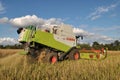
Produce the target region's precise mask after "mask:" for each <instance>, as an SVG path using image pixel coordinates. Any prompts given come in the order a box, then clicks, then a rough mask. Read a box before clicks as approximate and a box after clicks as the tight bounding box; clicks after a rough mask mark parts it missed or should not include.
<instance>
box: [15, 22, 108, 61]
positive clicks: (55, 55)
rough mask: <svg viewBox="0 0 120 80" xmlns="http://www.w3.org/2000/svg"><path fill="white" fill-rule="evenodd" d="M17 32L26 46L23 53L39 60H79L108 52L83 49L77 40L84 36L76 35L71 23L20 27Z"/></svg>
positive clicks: (20, 40)
mask: <svg viewBox="0 0 120 80" xmlns="http://www.w3.org/2000/svg"><path fill="white" fill-rule="evenodd" d="M17 33H18V34H19V39H18V41H19V42H20V43H21V44H22V45H23V47H24V53H23V54H26V55H28V56H31V57H32V58H34V59H36V60H37V61H39V62H40V61H42V62H50V63H56V62H57V61H63V60H66V59H69V60H78V59H80V58H82V56H83V58H85V56H86V57H87V56H88V57H89V56H90V55H93V56H97V55H99V58H105V57H106V53H107V52H105V50H100V51H99V53H96V52H94V51H92V50H91V51H87V50H81V49H80V46H78V45H77V42H78V39H79V38H81V39H82V38H83V36H75V34H74V33H73V29H72V27H71V26H70V25H65V24H62V25H59V26H52V27H51V28H47V27H46V28H37V27H35V26H27V27H25V28H19V29H18V30H17ZM88 53H90V54H88ZM91 53H92V54H91ZM84 54H85V55H84ZM86 54H88V55H86ZM89 58H93V57H91V56H90V57H89Z"/></svg>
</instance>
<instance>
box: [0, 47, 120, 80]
mask: <svg viewBox="0 0 120 80" xmlns="http://www.w3.org/2000/svg"><path fill="white" fill-rule="evenodd" d="M20 51H21V50H10V49H5V50H3V49H0V80H120V51H108V57H107V58H106V59H105V60H87V59H80V60H78V61H72V60H71V61H70V60H66V61H62V62H58V63H56V64H48V63H32V61H31V62H29V61H28V60H27V58H26V56H25V55H20V54H18V53H19V52H20Z"/></svg>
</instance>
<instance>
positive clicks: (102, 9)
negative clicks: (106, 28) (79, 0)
mask: <svg viewBox="0 0 120 80" xmlns="http://www.w3.org/2000/svg"><path fill="white" fill-rule="evenodd" d="M117 5H118V4H112V5H110V6H106V7H104V6H100V7H98V8H96V9H95V11H94V12H92V13H91V14H90V15H89V16H88V18H90V19H91V20H96V19H98V18H100V17H101V16H102V14H104V13H107V12H109V11H111V10H112V9H114V8H115V7H117Z"/></svg>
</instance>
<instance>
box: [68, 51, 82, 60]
mask: <svg viewBox="0 0 120 80" xmlns="http://www.w3.org/2000/svg"><path fill="white" fill-rule="evenodd" d="M78 59H80V52H79V50H78V49H73V50H72V51H71V52H70V53H69V60H78Z"/></svg>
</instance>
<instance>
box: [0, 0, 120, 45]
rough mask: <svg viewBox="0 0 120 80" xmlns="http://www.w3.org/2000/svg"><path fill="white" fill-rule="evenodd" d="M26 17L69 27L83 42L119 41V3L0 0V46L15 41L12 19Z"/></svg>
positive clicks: (114, 0)
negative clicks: (5, 42) (82, 38)
mask: <svg viewBox="0 0 120 80" xmlns="http://www.w3.org/2000/svg"><path fill="white" fill-rule="evenodd" d="M26 16H29V18H30V19H31V17H32V16H34V17H35V18H36V19H39V20H40V19H42V21H45V20H48V22H49V21H51V19H54V21H58V22H62V23H65V24H70V25H72V26H73V27H74V28H75V31H76V33H82V34H85V35H86V36H87V37H85V39H84V41H83V42H93V41H98V42H103V43H104V42H112V41H114V40H120V36H119V33H120V0H34V1H33V0H0V43H1V44H2V42H4V41H5V40H6V39H7V40H6V41H8V40H11V41H12V40H14V39H15V40H17V38H18V35H17V33H16V30H17V28H18V26H16V25H15V24H17V23H18V22H16V20H15V19H16V18H19V19H21V18H26ZM32 19H33V18H32ZM14 20H15V21H14ZM39 20H38V21H39Z"/></svg>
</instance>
